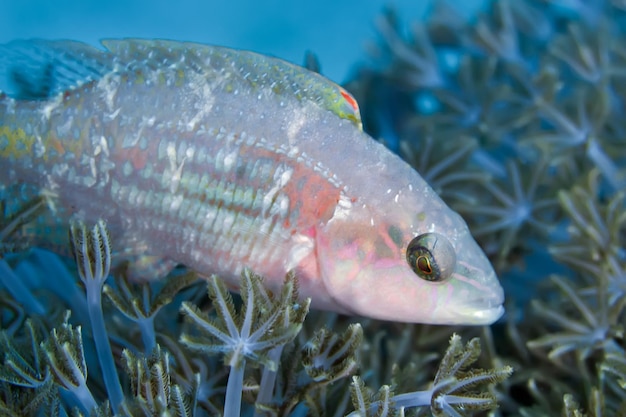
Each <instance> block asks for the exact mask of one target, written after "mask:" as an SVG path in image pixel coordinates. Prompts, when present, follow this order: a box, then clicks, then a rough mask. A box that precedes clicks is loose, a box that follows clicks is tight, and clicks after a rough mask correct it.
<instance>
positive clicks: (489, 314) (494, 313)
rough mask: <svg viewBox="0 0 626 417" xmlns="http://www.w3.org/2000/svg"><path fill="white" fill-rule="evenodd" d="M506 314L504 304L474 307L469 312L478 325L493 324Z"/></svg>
mask: <svg viewBox="0 0 626 417" xmlns="http://www.w3.org/2000/svg"><path fill="white" fill-rule="evenodd" d="M503 314H504V306H503V305H502V304H500V305H496V306H493V307H488V308H482V309H479V310H475V309H473V310H472V312H471V313H470V314H469V317H470V319H471V320H473V321H474V323H475V324H477V325H489V324H493V323H494V322H495V321H497V320H498V319H499V318H500V317H502V315H503Z"/></svg>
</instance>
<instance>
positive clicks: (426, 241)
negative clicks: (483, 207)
mask: <svg viewBox="0 0 626 417" xmlns="http://www.w3.org/2000/svg"><path fill="white" fill-rule="evenodd" d="M397 163H398V164H399V165H398V169H399V170H400V171H401V172H400V173H401V174H403V175H405V178H407V181H403V182H402V184H399V185H398V184H395V185H394V186H392V187H388V186H387V185H388V184H390V183H393V180H392V181H386V179H385V178H380V179H379V181H370V186H369V187H367V188H363V189H362V192H360V193H359V197H358V198H354V197H349V196H344V197H343V198H342V200H341V201H340V202H339V204H338V206H337V207H336V209H335V212H334V214H333V216H332V217H331V218H330V219H329V220H328V221H326V222H325V223H324V224H322V225H321V226H320V227H319V229H318V230H317V237H316V239H317V245H316V246H317V247H316V251H317V256H318V267H319V273H320V275H321V276H322V279H323V281H324V285H325V287H326V290H327V292H328V294H329V296H330V297H332V298H333V300H334V302H335V303H337V304H339V305H340V307H341V309H343V310H344V311H346V312H349V313H351V314H356V315H362V316H367V317H372V318H377V319H382V320H390V321H399V322H411V323H430V324H449V325H486V324H491V323H493V322H494V321H496V320H497V319H498V318H499V317H500V316H501V315H502V314H503V312H504V309H503V307H502V303H503V301H504V295H503V290H502V287H501V286H500V284H499V282H498V279H497V277H496V274H495V272H494V270H493V267H492V266H491V263H490V262H489V260H488V259H487V257H486V256H485V254H484V252H483V251H482V249H481V248H480V247H479V245H478V244H477V243H476V241H475V240H474V239H473V237H472V235H471V234H470V231H469V229H468V227H467V225H466V223H465V221H464V220H463V219H462V218H461V216H459V215H458V214H457V213H456V212H454V211H453V210H451V209H450V208H449V207H448V206H446V204H445V203H444V202H443V201H442V200H441V199H440V198H439V196H438V195H437V194H436V193H435V192H434V191H433V190H432V189H431V188H430V187H429V186H428V185H427V184H426V183H425V182H424V180H423V179H422V178H421V177H419V175H418V174H417V173H416V172H414V171H413V170H412V169H410V168H409V167H408V165H406V164H404V162H402V161H400V160H399V159H398V160H397ZM396 174H398V173H396ZM387 177H388V179H389V176H387ZM366 190H368V191H366Z"/></svg>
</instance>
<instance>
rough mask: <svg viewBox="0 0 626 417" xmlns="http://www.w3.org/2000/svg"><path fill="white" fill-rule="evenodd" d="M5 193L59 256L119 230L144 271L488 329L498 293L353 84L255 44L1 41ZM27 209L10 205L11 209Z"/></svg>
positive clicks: (478, 256) (28, 230)
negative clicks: (247, 279)
mask: <svg viewBox="0 0 626 417" xmlns="http://www.w3.org/2000/svg"><path fill="white" fill-rule="evenodd" d="M0 76H2V77H4V79H5V82H4V84H2V86H3V90H2V92H1V93H0V190H2V191H1V192H0V194H3V195H5V196H8V195H10V196H13V197H11V198H12V200H11V201H13V202H22V203H26V202H27V201H32V199H33V198H41V199H42V200H41V201H43V203H42V204H43V205H45V210H44V211H43V212H44V214H40V215H38V216H37V218H36V219H33V220H32V221H31V222H30V224H28V225H24V227H23V228H24V229H25V231H24V232H23V234H24V235H30V236H31V237H32V239H33V241H32V242H33V244H36V245H38V246H42V247H47V248H52V250H54V251H59V252H62V251H63V249H62V248H67V247H68V246H69V244H68V240H67V239H68V237H67V230H68V225H69V222H70V221H72V220H74V219H77V220H80V221H84V222H92V223H95V222H96V221H98V220H99V219H103V220H105V221H106V223H107V227H108V229H109V232H110V235H111V242H112V246H113V247H114V248H115V253H114V254H113V255H112V256H113V263H114V264H115V265H122V264H125V265H127V268H128V273H129V274H132V277H133V279H137V280H142V279H145V280H148V279H158V278H160V277H162V276H164V275H167V273H168V272H170V271H171V270H172V268H174V267H176V266H177V265H182V266H184V267H186V268H189V269H191V270H193V271H196V272H197V273H198V274H199V275H201V276H210V275H212V274H217V275H218V276H220V277H221V278H223V279H224V280H225V281H226V282H227V284H228V285H229V287H231V288H233V289H236V288H237V287H238V283H239V279H240V274H241V272H242V271H243V270H244V268H249V269H250V270H252V271H254V272H256V273H258V274H260V275H262V276H263V277H264V285H267V287H268V288H270V289H271V290H279V289H280V287H281V285H282V284H283V282H284V277H285V274H286V273H288V272H290V271H291V272H293V273H295V275H296V276H297V278H298V285H299V294H300V296H301V297H302V298H310V299H311V306H312V307H313V308H317V309H321V310H329V311H335V312H338V313H341V314H348V315H356V316H363V317H370V318H374V319H380V320H386V321H396V322H408V323H431V324H447V325H488V324H491V323H493V322H494V321H496V320H497V319H498V318H500V317H501V316H502V314H503V312H504V309H503V301H504V295H503V290H502V287H501V286H500V284H499V281H498V278H497V276H496V273H495V272H494V269H493V267H492V265H491V264H490V262H489V260H488V259H487V257H486V256H485V254H484V253H483V251H482V250H481V248H480V247H479V245H478V244H477V243H476V241H475V240H474V239H473V237H472V235H471V233H470V231H469V229H468V227H467V225H466V223H465V222H464V220H463V219H462V218H461V216H460V215H459V214H458V213H456V212H454V211H453V210H451V209H450V208H449V207H448V206H447V205H446V204H445V203H444V202H443V201H442V200H441V199H440V197H439V196H438V195H437V194H436V193H435V192H434V191H433V189H432V188H431V187H430V186H429V185H428V184H427V183H426V182H425V181H424V180H423V179H422V178H421V177H420V175H419V174H418V173H417V172H416V171H415V170H414V169H412V168H411V167H410V166H409V165H408V164H407V163H406V162H404V161H403V160H402V159H401V158H400V157H398V156H397V155H395V154H394V153H392V152H391V151H390V150H388V149H387V148H385V147H384V146H383V145H382V144H380V143H379V142H377V141H376V140H374V139H373V138H372V137H370V136H368V135H367V134H366V133H365V132H364V131H363V129H362V124H361V118H360V114H359V108H358V103H357V102H356V101H355V99H354V98H353V97H352V96H351V95H350V94H349V93H348V92H347V91H346V90H345V89H344V88H342V87H341V86H339V85H337V84H335V83H333V82H332V81H330V80H328V79H326V78H324V77H323V76H321V75H319V74H317V73H314V72H311V71H308V70H306V69H304V68H301V67H299V66H297V65H294V64H291V63H288V62H286V61H283V60H281V59H278V58H274V57H270V56H264V55H261V54H257V53H254V52H250V51H243V50H235V49H229V48H225V47H219V46H210V45H203V44H197V43H191V42H178V41H171V40H151V39H109V40H103V41H101V46H92V45H89V44H85V43H81V42H78V41H69V40H16V41H13V42H10V43H8V44H4V45H0ZM15 204H17V203H14V205H15Z"/></svg>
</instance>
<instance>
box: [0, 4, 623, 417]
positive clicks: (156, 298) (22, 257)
mask: <svg viewBox="0 0 626 417" xmlns="http://www.w3.org/2000/svg"><path fill="white" fill-rule="evenodd" d="M376 24H377V28H378V31H379V35H380V36H379V39H377V41H376V43H374V44H373V46H372V49H371V51H370V55H371V59H370V61H369V63H368V64H366V65H364V66H362V68H360V69H359V70H358V71H357V72H356V73H355V76H354V77H353V79H352V81H351V82H350V83H348V84H347V85H346V88H347V89H348V90H349V91H350V92H352V93H353V94H354V95H355V96H356V98H357V100H358V101H359V104H360V106H361V109H362V115H363V122H364V128H365V129H366V130H367V131H369V132H370V133H371V134H372V135H373V136H374V137H377V138H380V140H381V141H382V142H383V143H385V144H387V145H388V146H389V147H390V148H391V149H393V150H395V151H397V152H398V153H399V154H400V155H401V156H402V157H403V158H405V159H406V160H407V161H409V162H410V163H411V164H412V165H413V166H414V167H415V168H416V169H417V170H418V171H419V172H420V173H421V174H422V175H423V176H424V177H425V178H426V179H427V181H428V182H429V183H430V184H431V185H432V186H433V187H434V188H435V190H436V191H437V192H438V193H440V195H441V196H442V197H443V198H444V199H445V200H446V202H447V203H448V204H449V205H450V206H451V207H452V208H454V209H455V210H457V211H458V212H459V213H461V214H462V215H463V216H464V218H465V219H466V220H467V221H468V224H469V226H470V229H471V230H472V232H473V234H474V235H475V237H476V238H477V239H478V240H479V243H480V244H481V245H482V247H483V248H484V250H485V251H486V253H487V254H488V255H489V257H490V258H491V260H492V262H493V264H494V266H495V268H496V270H497V272H498V275H499V276H500V277H501V281H502V282H503V285H504V286H505V291H506V295H507V299H508V300H509V304H508V305H507V314H506V316H505V317H504V319H503V320H502V321H501V322H499V323H497V324H495V325H493V326H491V327H484V328H461V327H456V328H453V327H434V326H427V325H412V324H411V325H409V324H395V323H382V322H378V321H374V320H362V319H357V318H346V317H342V316H337V315H335V314H331V313H321V312H314V311H308V310H309V308H308V303H307V302H304V303H303V302H298V301H297V297H296V294H297V285H296V282H295V281H294V279H293V277H291V276H289V277H287V278H286V281H285V285H284V287H283V290H282V292H280V293H270V292H268V291H267V290H266V289H265V288H264V287H263V285H262V282H261V278H259V277H257V276H256V275H254V274H253V273H251V272H249V271H246V272H245V273H244V275H243V277H242V287H241V297H240V298H233V297H232V296H231V295H230V294H229V293H228V291H227V289H226V287H225V286H224V284H223V283H222V282H221V281H220V280H219V278H217V277H214V278H211V279H210V280H209V281H208V296H206V292H207V291H206V284H205V283H198V282H196V280H195V277H194V276H193V274H189V273H186V272H184V271H179V270H176V271H175V272H174V273H173V274H172V275H171V276H169V277H168V279H166V280H165V281H162V282H158V283H151V284H146V283H144V284H137V283H132V282H129V281H128V280H127V279H126V277H125V276H124V274H115V275H114V276H113V277H111V278H109V279H108V280H107V276H108V275H109V263H108V257H109V255H110V251H111V246H112V245H115V242H112V241H110V239H109V238H108V234H107V231H106V225H105V224H104V223H97V224H95V225H84V224H73V225H72V227H71V237H72V242H73V254H74V257H75V259H76V261H77V262H76V265H77V266H78V268H77V270H76V271H75V272H69V271H72V270H74V267H70V268H69V269H68V267H66V266H65V265H64V264H62V263H61V262H60V261H59V259H58V258H56V257H54V256H52V255H50V254H48V253H43V252H41V251H31V252H19V250H21V249H24V246H25V245H26V244H27V243H28V242H21V241H20V240H17V241H16V240H15V239H12V237H13V236H16V235H17V236H20V235H21V233H20V231H21V230H22V228H23V227H27V226H28V223H29V221H30V219H32V218H33V216H36V215H37V213H38V211H39V210H42V209H44V208H45V207H44V206H45V204H44V203H45V201H43V200H41V199H38V198H34V199H33V200H32V201H31V203H29V204H27V205H25V206H20V207H15V206H13V205H12V204H11V202H10V201H5V202H3V204H2V206H1V207H0V208H1V209H2V212H3V214H4V216H3V219H2V227H1V228H0V242H2V249H3V252H5V255H4V258H3V259H2V260H1V261H0V279H1V280H2V285H3V288H4V290H3V292H2V293H1V294H0V309H1V310H0V311H2V315H1V316H0V318H1V319H2V323H1V326H2V333H1V334H0V354H1V355H2V356H1V357H0V360H1V366H0V381H1V382H0V413H1V414H2V415H7V416H39V415H97V416H107V415H112V414H113V410H116V411H117V413H118V414H120V415H133V416H143V415H146V416H152V415H176V416H194V415H195V416H202V415H220V414H224V415H239V414H240V413H241V415H279V416H287V415H293V416H298V415H354V416H356V415H358V416H370V415H371V416H374V415H379V416H388V415H429V414H432V415H435V416H470V415H492V416H556V415H564V416H582V415H588V416H594V417H599V416H616V415H624V414H625V413H626V392H625V391H624V390H625V389H626V354H625V351H624V349H625V346H624V335H623V329H624V320H625V315H624V305H625V302H626V293H625V290H626V253H625V252H624V247H625V244H624V243H625V242H624V240H625V239H626V234H625V233H626V228H625V225H624V223H625V221H626V210H625V198H626V129H624V125H623V124H624V120H625V119H626V117H625V116H626V114H625V111H624V105H625V103H624V100H625V98H626V91H625V90H624V85H626V84H625V83H624V78H625V77H626V49H625V48H626V46H625V45H626V43H625V42H624V41H625V40H626V33H625V32H624V31H625V30H626V29H625V28H626V25H625V24H626V3H624V2H623V1H620V0H614V1H587V2H585V1H577V2H564V1H563V2H562V1H539V0H536V1H535V0H524V1H513V0H509V1H506V0H500V1H494V2H492V3H491V4H490V5H489V6H488V7H487V8H486V9H485V10H483V11H482V13H480V14H479V15H478V16H477V17H476V18H475V19H473V20H472V21H470V22H467V21H466V20H464V19H463V18H461V17H458V16H457V15H456V14H455V12H454V10H453V9H452V8H450V7H447V6H446V5H445V4H443V3H438V4H437V7H435V8H434V9H433V11H432V13H431V15H430V17H429V19H428V20H427V22H426V23H418V22H406V21H404V20H403V19H402V16H397V15H395V14H394V12H393V11H392V10H389V11H387V12H385V13H384V14H383V15H382V16H381V17H380V19H379V20H378V21H377V22H376ZM322 64H323V63H322ZM322 68H323V66H322ZM36 93H37V91H34V93H33V94H36ZM9 241H10V242H11V243H10V244H9V243H8V242H9ZM9 252H11V254H9ZM52 278H53V279H52ZM105 280H107V282H106V283H105ZM78 283H82V286H83V288H84V290H81V289H80V287H79V286H78ZM102 294H104V297H102ZM459 335H460V336H459ZM461 337H462V338H463V339H465V340H468V342H466V343H464V342H462V341H461ZM481 346H482V350H483V351H484V352H483V354H481V353H480V352H481ZM475 366H476V367H475ZM512 370H513V371H514V372H513V373H512V374H511V372H512ZM496 400H497V402H498V404H497V407H498V408H496Z"/></svg>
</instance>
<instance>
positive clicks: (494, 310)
mask: <svg viewBox="0 0 626 417" xmlns="http://www.w3.org/2000/svg"><path fill="white" fill-rule="evenodd" d="M503 304H504V292H503V291H502V289H501V288H500V291H498V292H495V293H491V294H489V295H486V296H483V297H478V298H473V299H470V300H468V302H467V303H464V304H463V305H461V306H460V308H459V310H460V311H461V314H463V315H464V316H466V317H467V318H468V319H469V321H472V322H473V323H472V324H476V325H489V324H493V323H494V322H495V321H497V320H498V319H499V318H500V317H502V315H503V314H504V305H503Z"/></svg>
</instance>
